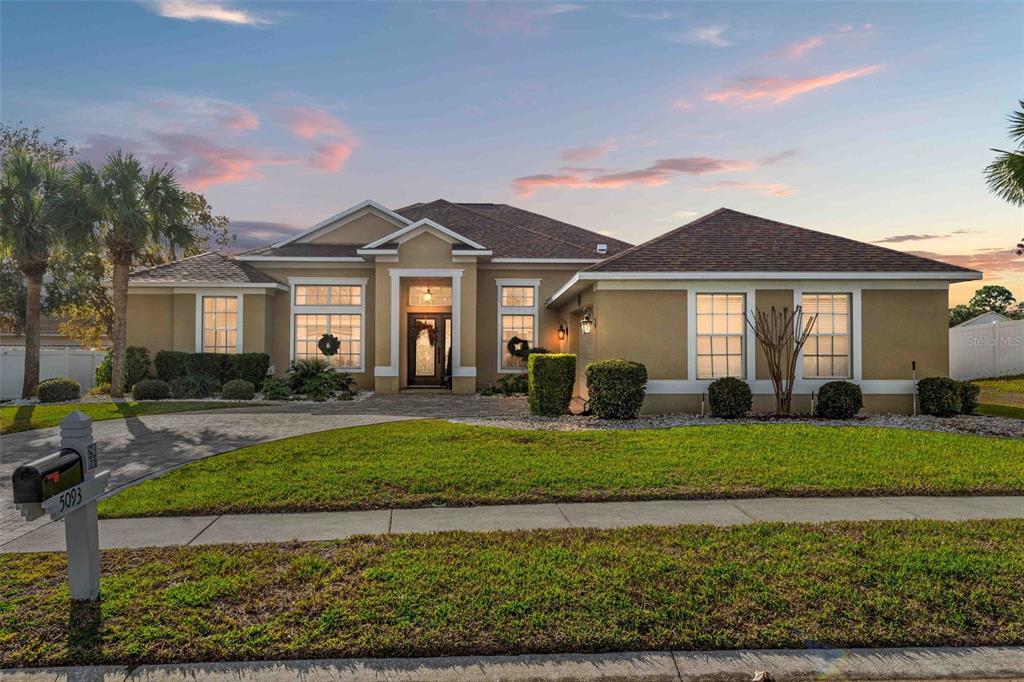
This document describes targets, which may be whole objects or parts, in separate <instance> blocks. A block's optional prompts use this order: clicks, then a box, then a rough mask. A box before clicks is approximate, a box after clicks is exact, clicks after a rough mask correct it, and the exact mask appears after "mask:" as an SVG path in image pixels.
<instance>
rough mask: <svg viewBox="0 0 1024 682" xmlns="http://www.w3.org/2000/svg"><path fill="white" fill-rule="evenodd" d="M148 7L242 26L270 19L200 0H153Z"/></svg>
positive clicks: (173, 16) (163, 13)
mask: <svg viewBox="0 0 1024 682" xmlns="http://www.w3.org/2000/svg"><path fill="white" fill-rule="evenodd" d="M145 5H146V6H147V7H149V8H150V9H152V10H153V11H154V12H156V13H157V14H159V15H160V16H162V17H167V18H168V19H181V20H182V21H218V22H220V23H223V24H238V25H242V26H266V25H268V24H270V23H271V22H270V20H269V19H267V18H266V17H263V16H260V15H257V14H253V13H252V12H248V11H246V10H243V9H237V8H231V7H227V6H225V5H222V4H220V3H216V2H204V1H200V0H153V2H147V3H145Z"/></svg>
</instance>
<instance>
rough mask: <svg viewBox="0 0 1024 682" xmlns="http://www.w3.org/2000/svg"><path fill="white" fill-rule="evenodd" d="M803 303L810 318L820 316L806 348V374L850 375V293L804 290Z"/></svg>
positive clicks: (806, 314)
mask: <svg viewBox="0 0 1024 682" xmlns="http://www.w3.org/2000/svg"><path fill="white" fill-rule="evenodd" d="M800 303H801V306H802V308H803V314H804V315H805V317H806V318H810V317H811V316H814V315H817V316H818V318H817V319H816V320H815V321H814V326H813V327H812V328H811V335H810V336H808V337H807V343H805V344H804V348H803V356H804V367H803V370H804V377H806V378H808V379H818V378H821V379H836V378H839V379H842V378H849V377H850V295H849V294H804V295H803V296H802V298H801V302H800Z"/></svg>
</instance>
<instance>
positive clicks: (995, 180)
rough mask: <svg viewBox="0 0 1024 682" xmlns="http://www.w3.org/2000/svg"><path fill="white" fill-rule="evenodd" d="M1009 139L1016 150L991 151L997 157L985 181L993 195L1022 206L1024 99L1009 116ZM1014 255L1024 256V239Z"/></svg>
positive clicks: (1023, 203)
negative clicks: (1013, 143)
mask: <svg viewBox="0 0 1024 682" xmlns="http://www.w3.org/2000/svg"><path fill="white" fill-rule="evenodd" d="M1010 139H1011V140H1012V141H1013V142H1015V143H1016V144H1017V148H1016V149H1013V150H1010V151H1006V150H1004V149H993V150H992V151H994V152H997V153H998V156H996V158H995V160H994V161H992V163H990V164H989V165H988V166H987V167H986V168H985V179H986V180H987V181H988V188H989V190H991V191H992V192H993V193H994V194H996V195H997V196H999V197H1002V198H1003V199H1005V200H1006V201H1009V202H1010V203H1011V204H1014V205H1016V206H1024V99H1022V100H1018V101H1017V110H1016V111H1014V112H1013V113H1012V114H1010ZM1015 253H1016V254H1017V255H1018V256H1024V237H1022V238H1021V240H1020V243H1018V244H1017V247H1016V249H1015Z"/></svg>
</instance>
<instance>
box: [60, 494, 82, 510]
mask: <svg viewBox="0 0 1024 682" xmlns="http://www.w3.org/2000/svg"><path fill="white" fill-rule="evenodd" d="M81 503H82V491H81V489H80V488H72V489H71V490H69V491H67V492H66V493H63V494H62V495H61V496H60V510H61V511H65V510H67V509H71V508H72V507H74V506H75V505H78V504H81Z"/></svg>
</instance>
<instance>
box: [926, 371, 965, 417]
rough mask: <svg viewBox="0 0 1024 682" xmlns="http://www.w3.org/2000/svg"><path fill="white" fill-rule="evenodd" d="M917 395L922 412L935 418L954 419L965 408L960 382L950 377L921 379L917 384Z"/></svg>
mask: <svg viewBox="0 0 1024 682" xmlns="http://www.w3.org/2000/svg"><path fill="white" fill-rule="evenodd" d="M917 395H918V399H919V400H920V401H921V411H922V412H924V413H925V414H930V415H933V416H935V417H952V416H954V415H958V414H960V410H961V409H962V408H963V401H962V399H961V398H960V382H959V381H956V380H955V379H950V378H949V377H927V378H924V379H921V380H920V381H918V382H917Z"/></svg>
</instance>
